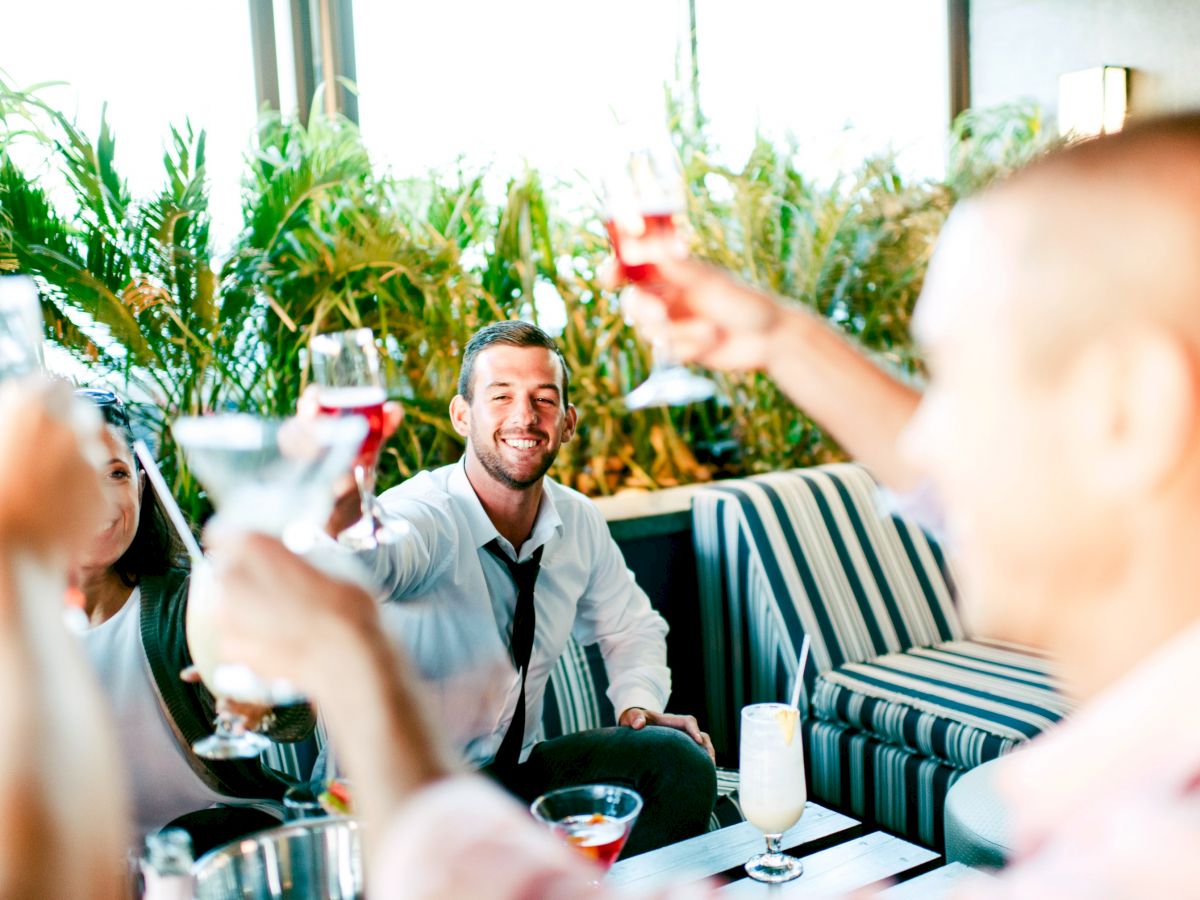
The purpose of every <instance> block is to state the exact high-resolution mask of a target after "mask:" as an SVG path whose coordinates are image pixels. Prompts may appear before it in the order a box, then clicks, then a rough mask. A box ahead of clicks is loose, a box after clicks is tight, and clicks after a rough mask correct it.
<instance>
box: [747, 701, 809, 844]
mask: <svg viewBox="0 0 1200 900" xmlns="http://www.w3.org/2000/svg"><path fill="white" fill-rule="evenodd" d="M740 754H741V755H740V759H739V786H738V799H739V801H740V803H741V807H742V812H743V813H744V814H745V816H746V819H747V820H748V821H749V822H750V823H751V824H753V825H754V826H755V827H756V828H758V829H759V830H760V831H762V832H763V834H782V833H783V832H785V831H787V830H788V829H789V828H791V827H792V826H793V825H795V824H796V823H797V822H798V821H800V816H801V814H802V813H803V812H804V804H805V802H806V800H807V798H808V795H807V791H806V786H805V781H804V744H803V741H802V740H801V736H800V723H799V714H798V712H797V710H796V708H795V707H793V706H788V705H787V704H784V703H757V704H754V705H752V706H747V707H746V708H745V709H743V710H742V742H741V751H740Z"/></svg>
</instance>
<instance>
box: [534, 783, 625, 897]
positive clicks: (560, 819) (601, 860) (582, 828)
mask: <svg viewBox="0 0 1200 900" xmlns="http://www.w3.org/2000/svg"><path fill="white" fill-rule="evenodd" d="M529 808H530V810H531V811H532V812H533V815H534V817H535V818H537V819H538V820H539V821H541V822H544V823H545V824H546V825H548V826H549V827H550V830H551V831H553V832H554V833H555V834H557V835H558V836H559V837H560V838H562V839H563V840H564V841H566V842H567V843H568V844H570V845H571V846H572V847H574V848H575V849H576V850H578V851H579V852H580V853H582V854H583V855H584V856H586V857H587V858H588V859H590V860H591V861H592V862H594V863H595V864H596V865H597V866H599V867H600V869H601V870H602V871H601V875H603V873H605V872H607V871H608V870H609V869H610V868H611V867H612V864H613V863H614V862H616V861H617V857H618V856H620V855H621V848H623V847H624V846H625V841H627V840H628V839H629V832H631V831H633V825H634V823H635V822H636V821H637V817H638V813H640V812H641V811H642V798H641V797H640V796H638V793H637V792H636V791H631V790H630V789H629V788H624V787H617V786H616V785H613V784H584V785H580V786H579V787H569V788H562V789H561V790H557V791H550V793H548V794H543V795H542V796H541V797H538V798H537V799H536V800H535V801H533V805H532V806H530V807H529Z"/></svg>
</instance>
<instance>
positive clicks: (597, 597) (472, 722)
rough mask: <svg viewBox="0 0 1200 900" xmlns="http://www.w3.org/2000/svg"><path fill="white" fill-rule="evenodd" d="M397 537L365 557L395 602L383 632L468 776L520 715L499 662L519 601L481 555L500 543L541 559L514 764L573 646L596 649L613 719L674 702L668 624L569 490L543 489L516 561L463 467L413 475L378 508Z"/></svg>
mask: <svg viewBox="0 0 1200 900" xmlns="http://www.w3.org/2000/svg"><path fill="white" fill-rule="evenodd" d="M380 503H381V504H382V506H383V508H384V510H385V512H386V514H387V515H388V516H389V517H394V518H395V519H396V520H397V521H396V523H395V527H397V528H399V529H400V530H401V531H403V532H405V533H404V534H403V536H402V537H401V539H400V540H398V541H396V542H395V543H393V544H390V545H385V546H384V547H381V548H380V549H379V550H375V551H367V552H365V553H363V554H362V555H361V558H362V559H363V561H364V562H366V563H367V564H368V565H369V566H371V568H372V570H373V571H372V575H373V577H374V579H375V583H376V584H377V585H380V586H381V589H382V593H383V596H385V597H386V598H390V599H391V600H396V601H403V602H398V603H389V604H388V605H387V609H386V610H385V621H386V623H387V625H388V630H389V632H391V633H392V634H393V635H395V636H396V637H397V638H398V639H399V640H400V641H401V642H402V643H403V645H404V647H405V649H406V650H407V652H408V654H409V656H410V658H411V660H412V661H413V663H414V664H415V665H416V666H417V668H418V669H419V670H420V673H421V675H422V676H423V677H424V678H425V679H426V680H427V681H429V682H432V685H433V686H434V691H433V694H434V697H433V699H434V701H435V703H436V705H437V706H439V707H440V708H441V710H440V711H441V713H442V716H443V718H444V719H445V720H446V721H447V722H451V723H454V724H455V725H456V726H457V729H456V730H457V731H458V734H457V735H456V736H457V737H458V739H459V743H460V744H461V745H462V746H463V747H464V748H465V752H466V755H467V757H468V759H470V760H471V761H472V762H473V763H475V764H483V763H486V762H488V761H489V760H491V758H492V757H493V756H494V755H495V753H496V751H497V750H498V749H499V747H500V742H501V740H503V738H504V734H505V733H506V731H507V730H508V725H509V722H510V721H511V720H512V717H513V713H514V711H515V709H516V704H517V698H518V696H519V692H520V688H521V679H520V676H519V675H518V674H517V672H516V670H515V669H514V668H513V666H512V663H511V661H510V658H509V650H508V647H509V635H510V633H511V630H512V620H513V613H514V610H515V608H516V600H517V591H516V586H515V585H514V584H513V580H512V576H511V575H510V574H509V571H508V569H507V568H506V567H505V566H504V564H503V563H501V562H500V560H498V559H495V558H494V557H493V556H492V555H491V554H490V553H489V552H488V551H487V550H485V549H484V547H485V546H486V545H487V544H488V543H489V542H490V541H492V540H494V539H498V540H499V543H500V546H501V547H502V548H503V550H504V552H505V553H507V554H508V555H509V557H510V558H512V559H516V560H517V561H518V562H524V561H525V560H527V559H529V558H530V557H531V556H532V555H533V552H534V551H535V550H536V549H537V548H538V547H545V549H544V550H543V551H542V561H541V568H540V571H539V574H538V579H537V585H536V588H535V591H534V606H535V609H536V612H537V625H536V630H535V632H534V642H533V653H532V656H531V659H530V664H529V675H528V679H527V681H526V685H525V692H526V693H525V710H526V712H525V735H524V742H523V747H522V751H521V759H522V760H524V759H525V758H526V757H527V756H528V754H529V751H530V749H531V748H532V747H533V745H534V744H535V743H537V742H538V741H539V740H541V739H542V727H541V720H542V704H543V701H544V699H545V693H546V682H547V680H548V679H549V677H550V672H551V669H552V668H553V667H554V665H555V663H556V662H557V661H558V658H559V657H560V656H561V655H562V652H563V650H564V648H565V647H566V643H567V639H568V637H569V636H571V635H574V637H575V639H576V640H577V641H579V642H580V643H582V644H592V643H599V645H600V650H601V653H602V654H603V656H604V664H605V668H606V669H607V671H608V678H609V688H608V699H609V700H610V701H611V702H612V705H613V708H614V710H616V713H617V714H618V715H619V714H620V713H621V712H623V711H624V710H626V709H628V708H629V707H632V706H638V707H643V708H645V709H648V710H651V711H653V712H662V711H663V710H664V709H665V707H666V703H667V697H668V696H669V694H670V691H671V673H670V670H669V669H668V668H667V665H666V657H667V652H666V633H667V623H666V622H665V621H663V618H662V617H661V616H660V615H659V614H658V613H657V612H655V611H654V609H653V608H652V607H651V605H650V600H649V598H647V597H646V594H645V592H644V591H642V589H641V588H639V587H638V586H637V583H636V582H635V581H634V578H633V573H631V572H630V571H629V570H628V568H626V566H625V561H624V559H623V558H622V556H621V551H620V550H619V549H618V547H617V545H616V542H615V541H613V539H612V536H611V535H610V534H609V531H608V526H607V524H606V523H605V521H604V517H603V516H602V515H601V514H600V511H599V510H598V509H597V508H596V506H595V505H594V504H593V503H591V501H589V500H588V499H587V498H586V497H584V496H583V495H582V494H580V493H579V492H577V491H573V490H571V489H570V488H567V487H564V486H562V485H560V484H558V483H557V482H555V481H552V480H551V479H550V478H546V479H544V481H543V491H542V502H541V505H540V506H539V508H538V514H537V518H536V520H535V521H534V525H533V532H532V534H531V535H530V537H529V539H528V540H527V541H525V543H524V544H522V545H521V547H519V548H514V547H513V546H512V545H511V544H510V543H509V542H508V541H507V540H506V539H505V538H504V537H503V536H501V535H500V533H499V532H498V531H497V530H496V527H495V526H494V525H493V524H492V522H491V519H489V518H488V515H487V513H486V512H485V511H484V508H483V505H482V504H481V503H480V502H479V498H478V497H477V496H476V494H475V491H474V489H473V488H472V487H471V484H470V482H469V481H468V479H467V474H466V469H465V467H464V464H463V462H462V461H459V462H458V463H455V464H453V465H449V466H444V467H442V468H440V469H436V470H434V471H432V472H421V473H420V474H418V475H416V476H414V477H413V478H410V479H409V480H408V481H406V482H404V483H403V484H401V485H399V486H398V487H395V488H392V489H391V490H389V491H387V492H386V493H384V494H383V495H382V496H381V497H380Z"/></svg>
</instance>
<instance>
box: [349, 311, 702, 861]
mask: <svg viewBox="0 0 1200 900" xmlns="http://www.w3.org/2000/svg"><path fill="white" fill-rule="evenodd" d="M568 390H569V374H568V371H567V367H566V363H565V361H564V360H563V358H562V354H561V353H560V352H559V350H558V348H557V346H556V345H555V343H554V341H553V340H552V339H551V338H550V337H549V336H548V335H546V334H545V332H543V331H542V330H541V329H539V328H537V327H536V326H534V325H530V324H528V323H526V322H498V323H495V324H493V325H489V326H487V327H486V328H484V329H482V330H481V331H480V332H478V333H477V334H476V335H475V336H474V337H473V338H472V339H471V341H470V342H469V343H468V345H467V348H466V350H465V352H464V355H463V363H462V371H461V374H460V378H459V384H458V395H457V396H456V397H455V398H454V400H453V401H452V402H451V405H450V417H451V421H452V423H453V425H454V428H455V430H456V431H457V432H458V433H459V434H461V435H462V436H463V437H465V438H466V442H467V445H466V452H465V453H464V455H463V458H462V459H461V460H460V461H459V462H457V463H455V464H453V465H449V466H444V467H442V468H440V469H437V470H434V471H432V472H422V473H420V474H419V475H417V476H415V477H413V478H411V479H409V480H408V481H407V482H405V483H404V484H402V485H400V486H398V487H396V488H393V489H391V490H389V491H387V492H386V493H384V494H383V495H382V496H381V497H380V503H381V505H382V507H383V509H384V510H385V512H386V513H387V514H388V515H389V516H393V517H395V518H396V526H397V528H398V530H399V531H401V532H402V536H401V538H400V539H399V540H398V541H396V542H395V543H392V544H390V545H385V546H383V547H381V548H380V549H378V550H376V551H370V552H367V553H365V554H364V559H365V560H366V561H367V562H368V563H369V564H370V565H371V567H372V569H373V570H374V571H373V574H374V577H375V580H376V582H377V583H378V584H379V585H381V586H382V589H383V592H384V594H385V595H386V596H388V597H390V598H391V599H393V600H397V601H403V602H397V603H393V604H389V608H388V610H387V612H386V615H387V617H388V619H389V620H390V621H389V624H390V626H391V630H392V631H393V632H394V633H395V634H396V635H397V636H398V637H399V638H400V640H401V641H402V642H403V644H404V645H405V649H406V650H407V651H408V653H409V655H410V656H411V658H412V659H413V660H414V662H415V663H416V665H417V667H418V668H419V669H420V670H421V672H422V674H423V675H424V677H425V678H426V680H427V682H429V683H430V686H431V687H432V693H433V695H434V699H435V701H436V703H437V705H439V706H440V707H441V711H442V713H443V716H442V717H443V719H444V720H446V721H448V722H453V723H454V727H455V729H456V731H457V732H458V733H457V734H456V735H455V737H457V738H458V739H459V743H460V744H462V745H463V746H464V747H465V749H466V755H467V757H468V759H469V760H470V761H471V762H472V763H474V764H476V765H480V766H483V767H485V769H486V771H488V772H489V773H490V774H492V775H493V776H494V777H495V778H496V779H497V780H499V781H500V782H501V783H503V784H504V785H505V786H506V787H508V788H509V789H510V790H512V791H513V792H514V793H516V794H518V795H519V796H522V797H524V798H527V799H532V798H533V797H535V796H537V795H538V794H540V793H544V792H545V791H547V790H553V789H555V788H558V787H565V786H569V785H574V784H586V783H594V782H605V783H618V784H624V785H627V786H630V787H633V788H634V789H635V790H637V791H638V792H639V793H640V794H641V795H642V797H643V799H644V801H645V808H644V810H643V812H642V815H641V818H640V820H639V824H638V826H637V828H636V829H635V831H634V833H633V835H632V837H631V838H630V842H629V845H628V849H627V851H626V853H627V855H629V854H631V853H637V852H641V851H643V850H647V849H651V848H653V847H656V846H661V845H664V844H667V843H671V842H674V841H677V840H681V839H683V838H686V837H690V836H692V835H694V834H698V833H700V832H702V831H704V829H705V827H706V824H707V821H708V817H709V813H710V812H711V809H712V805H713V802H714V799H715V791H716V787H715V772H714V768H713V764H712V745H711V743H710V741H709V739H708V736H707V735H706V734H704V733H703V732H701V731H700V729H699V727H698V725H697V723H696V720H695V719H694V718H693V717H692V716H680V715H673V714H671V713H668V712H666V711H665V707H666V703H667V698H668V696H669V694H670V689H671V673H670V670H669V669H668V668H667V665H666V641H665V638H666V633H667V624H666V622H664V621H663V619H662V617H661V616H659V615H658V613H657V612H655V611H654V609H653V608H652V607H651V605H650V601H649V599H648V598H647V597H646V594H645V593H644V592H643V591H642V590H641V588H639V587H638V585H637V583H636V582H635V581H634V579H633V575H632V573H630V572H629V570H628V569H627V568H626V566H625V562H624V560H623V558H622V556H621V553H620V550H619V549H618V548H617V545H616V543H615V542H614V541H613V539H612V537H611V535H610V534H609V532H608V527H607V525H606V523H605V521H604V518H603V516H602V515H601V514H600V512H599V510H598V509H597V508H596V507H595V505H594V504H592V503H591V502H590V501H589V500H588V499H587V498H586V497H584V496H583V495H582V494H580V493H578V492H576V491H574V490H571V489H570V488H567V487H564V486H562V485H560V484H558V483H557V482H555V481H554V480H553V479H551V478H548V477H547V476H546V472H547V471H548V470H549V468H550V466H551V464H552V463H553V462H554V459H555V456H556V455H557V453H558V450H559V448H560V447H561V446H562V445H563V444H564V443H566V442H568V441H570V440H571V438H572V437H573V436H574V433H575V425H576V420H577V413H576V410H575V407H573V406H572V405H571V404H570V402H569V399H568ZM520 583H524V584H525V588H526V591H525V592H526V594H527V596H526V597H525V603H524V604H523V603H521V602H519V601H520V600H521V594H522V590H521V589H520ZM530 586H532V587H531V590H530ZM528 595H531V596H528ZM571 635H574V637H575V638H576V639H577V640H578V641H580V642H581V643H583V644H590V643H598V644H599V645H600V649H601V652H602V655H603V657H604V663H605V668H606V670H607V673H608V678H609V689H608V698H609V700H610V701H611V702H612V704H613V709H614V712H615V713H616V718H617V722H618V726H617V727H616V728H605V729H597V730H594V731H587V732H582V733H578V734H574V735H567V736H565V737H561V738H556V739H553V740H549V741H545V740H542V732H541V717H542V705H543V701H544V697H545V689H546V683H547V681H548V679H549V676H550V672H551V670H552V669H553V667H554V665H555V663H556V662H557V660H558V658H559V656H560V655H561V654H562V652H563V650H564V648H565V647H566V643H567V639H568V638H569V637H570V636H571ZM497 660H503V661H505V663H506V664H505V666H504V667H503V668H500V669H499V670H497V667H496V665H495V663H496V661H497ZM497 672H499V673H500V677H496V674H497ZM456 720H457V721H456Z"/></svg>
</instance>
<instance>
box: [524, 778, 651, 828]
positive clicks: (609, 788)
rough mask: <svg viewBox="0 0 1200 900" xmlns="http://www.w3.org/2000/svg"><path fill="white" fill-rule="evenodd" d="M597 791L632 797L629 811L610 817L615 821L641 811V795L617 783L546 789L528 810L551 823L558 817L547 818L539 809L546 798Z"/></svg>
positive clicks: (634, 815)
mask: <svg viewBox="0 0 1200 900" xmlns="http://www.w3.org/2000/svg"><path fill="white" fill-rule="evenodd" d="M597 791H603V792H604V793H606V794H607V793H609V792H612V793H618V794H628V795H629V796H631V797H633V801H634V804H633V809H631V810H630V811H629V812H627V813H625V815H622V816H613V817H612V818H613V819H615V820H616V821H617V822H620V823H622V824H624V823H626V822H629V821H631V820H632V819H633V818H635V817H636V816H637V815H638V814H639V813H641V811H642V805H643V800H642V795H641V794H639V793H638V792H637V791H635V790H633V788H627V787H622V786H621V785H619V784H576V785H572V786H571V787H563V788H557V789H555V790H553V791H547V792H546V793H544V794H542V795H541V796H540V797H538V798H537V799H536V800H534V801H533V802H532V803H530V804H529V811H530V813H532V814H533V817H534V818H535V819H538V820H539V821H541V822H545V823H546V824H548V825H553V824H555V823H556V822H557V821H558V819H551V818H548V817H547V816H544V815H542V813H541V812H540V811H539V807H541V806H542V805H543V803H545V802H546V801H548V800H552V799H554V800H557V799H561V798H563V797H566V796H568V795H569V794H574V793H578V794H580V795H581V796H587V795H591V796H595V795H596V792H597Z"/></svg>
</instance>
